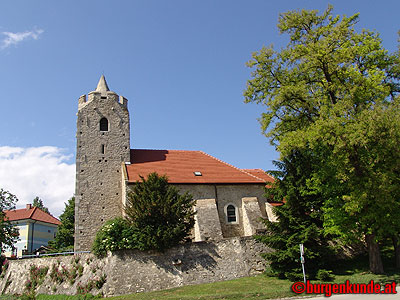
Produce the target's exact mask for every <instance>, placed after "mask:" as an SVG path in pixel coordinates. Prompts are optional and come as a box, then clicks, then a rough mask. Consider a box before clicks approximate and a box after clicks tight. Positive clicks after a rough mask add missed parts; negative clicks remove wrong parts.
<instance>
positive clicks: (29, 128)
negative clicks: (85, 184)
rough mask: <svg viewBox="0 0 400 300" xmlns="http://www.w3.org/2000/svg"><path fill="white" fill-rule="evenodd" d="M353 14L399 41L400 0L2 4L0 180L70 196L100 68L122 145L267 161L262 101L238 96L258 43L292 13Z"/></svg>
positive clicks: (245, 162) (54, 201)
mask: <svg viewBox="0 0 400 300" xmlns="http://www.w3.org/2000/svg"><path fill="white" fill-rule="evenodd" d="M328 3H331V4H333V5H334V13H335V14H346V15H352V14H354V13H357V12H359V13H360V22H359V24H358V29H361V28H367V29H371V30H376V31H378V32H379V33H380V35H381V38H382V39H383V44H384V46H385V47H386V48H387V49H388V50H389V51H394V50H396V48H397V45H398V43H397V39H398V36H397V31H398V30H399V29H400V25H399V22H400V21H399V17H398V12H399V11H400V2H399V1H381V2H379V4H378V2H376V1H329V2H328V1H267V0H264V1H261V0H247V1H244V0H243V1H233V0H226V1H225V0H213V1H208V0H202V1H191V0H182V1H177V0H169V1H161V0H159V1H151V0H150V1H149V0H147V1H128V0H126V1H99V0H91V1H89V0H87V1H3V2H2V3H1V6H0V82H1V85H0V86H1V89H2V91H1V98H0V103H1V112H2V114H1V119H0V128H1V130H0V187H3V188H6V189H8V190H10V191H11V192H13V193H14V194H16V195H17V196H18V198H19V199H20V201H19V206H21V205H24V204H25V203H28V202H29V201H31V200H32V199H33V197H34V196H36V195H38V196H40V197H41V198H42V199H43V201H44V203H45V204H46V205H47V206H48V207H49V208H50V210H51V211H52V212H53V213H54V214H55V215H58V214H59V213H60V212H61V211H62V209H63V202H65V201H67V199H68V198H69V197H70V196H72V194H73V192H74V156H75V130H76V111H77V101H78V98H79V96H80V95H82V94H87V93H88V92H90V91H92V90H94V89H95V87H96V85H97V81H98V79H99V77H100V75H101V74H102V73H104V74H105V76H106V78H107V82H108V84H109V87H110V89H111V90H113V91H115V92H116V93H118V94H120V95H123V96H125V97H126V98H127V99H128V100H129V111H130V116H131V148H146V149H186V150H203V151H205V152H207V153H209V154H211V155H213V156H215V157H217V158H219V159H221V160H224V161H226V162H228V163H231V164H233V165H235V166H237V167H239V168H262V169H264V170H269V169H272V168H273V165H272V160H276V159H278V154H277V153H276V152H275V151H274V148H273V147H272V146H270V145H269V141H268V140H267V139H266V138H265V137H264V136H263V135H262V134H261V131H260V125H259V124H258V122H257V118H258V117H259V116H260V114H261V113H262V111H263V107H261V106H258V105H255V104H244V103H243V95H242V94H243V90H244V89H245V86H246V80H247V79H249V78H250V72H251V70H250V69H248V68H247V67H246V66H245V62H246V61H248V60H249V59H250V57H251V53H252V52H254V51H257V50H259V49H260V48H261V47H262V46H263V45H270V44H274V46H275V47H277V48H280V47H282V46H284V45H285V43H286V41H287V37H286V36H280V35H279V33H278V30H277V27H276V24H277V20H278V16H279V13H283V12H285V11H288V10H293V9H302V8H305V9H318V10H320V11H323V10H325V9H326V7H327V5H328Z"/></svg>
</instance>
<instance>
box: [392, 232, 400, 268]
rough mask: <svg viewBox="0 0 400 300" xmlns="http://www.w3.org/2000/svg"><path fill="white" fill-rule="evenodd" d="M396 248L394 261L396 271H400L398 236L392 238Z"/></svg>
mask: <svg viewBox="0 0 400 300" xmlns="http://www.w3.org/2000/svg"><path fill="white" fill-rule="evenodd" d="M392 241H393V247H394V260H395V265H396V269H400V240H399V238H398V237H397V236H393V237H392Z"/></svg>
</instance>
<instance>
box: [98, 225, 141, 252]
mask: <svg viewBox="0 0 400 300" xmlns="http://www.w3.org/2000/svg"><path fill="white" fill-rule="evenodd" d="M136 235H137V232H136V230H135V229H134V228H133V227H132V226H131V225H130V224H129V223H128V221H127V220H126V219H124V218H121V217H118V218H115V219H112V220H109V221H107V222H106V223H105V224H104V225H103V226H102V227H101V228H100V230H99V231H98V232H97V234H96V237H95V239H94V243H93V247H92V250H93V253H94V254H95V255H97V256H104V255H106V254H107V251H116V250H122V249H135V244H136V243H135V238H136Z"/></svg>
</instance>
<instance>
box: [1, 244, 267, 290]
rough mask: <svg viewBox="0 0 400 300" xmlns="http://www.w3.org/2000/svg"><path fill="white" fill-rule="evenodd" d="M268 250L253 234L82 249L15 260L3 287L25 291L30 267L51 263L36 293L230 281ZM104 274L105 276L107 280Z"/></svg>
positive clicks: (255, 266)
mask: <svg viewBox="0 0 400 300" xmlns="http://www.w3.org/2000/svg"><path fill="white" fill-rule="evenodd" d="M268 251H269V250H268V249H267V248H266V247H265V246H264V245H263V244H260V243H257V242H256V241H255V240H254V239H253V238H252V237H238V238H229V239H223V240H221V241H217V242H198V243H187V244H184V245H181V246H178V247H175V248H172V249H170V250H168V251H166V252H164V253H156V252H140V251H136V250H129V251H118V252H116V253H113V254H110V255H108V256H107V257H105V258H101V259H99V258H96V257H95V256H94V255H93V254H80V255H75V256H59V257H42V258H32V259H24V260H14V261H10V264H9V267H8V269H7V271H6V272H5V273H3V274H2V275H1V276H2V279H1V282H0V291H2V293H3V294H23V293H24V292H26V291H27V290H26V282H27V281H28V279H29V276H30V275H29V269H30V268H31V266H35V267H39V268H40V267H48V268H49V270H48V272H47V274H46V276H45V277H44V279H43V282H42V283H41V284H40V285H39V286H38V287H37V288H36V293H38V294H68V295H73V294H76V293H78V291H79V290H80V291H82V290H84V289H85V288H86V289H88V287H89V288H90V289H91V291H90V292H91V293H92V294H103V295H104V296H115V295H123V294H130V293H136V292H144V291H154V290H161V289H167V288H173V287H179V286H184V285H190V284H200V283H208V282H214V281H223V280H230V279H235V278H238V277H244V276H251V275H256V274H259V273H262V272H263V271H264V269H265V267H264V260H263V259H262V258H261V256H260V254H261V253H264V252H268ZM51 273H52V274H53V276H50V274H51ZM56 273H57V274H58V276H61V277H62V276H64V277H62V278H63V280H62V282H60V280H59V281H58V282H57V281H56V280H55V279H54V278H55V274H56ZM60 274H61V275H60ZM63 274H64V275H63ZM74 276H75V277H74ZM51 277H53V279H52V278H51ZM61 277H60V278H61ZM73 277H74V278H73ZM101 278H105V279H106V280H105V283H104V284H101Z"/></svg>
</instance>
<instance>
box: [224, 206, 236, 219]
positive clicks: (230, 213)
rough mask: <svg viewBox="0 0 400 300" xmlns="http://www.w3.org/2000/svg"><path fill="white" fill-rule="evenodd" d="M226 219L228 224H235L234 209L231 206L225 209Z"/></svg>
mask: <svg viewBox="0 0 400 300" xmlns="http://www.w3.org/2000/svg"><path fill="white" fill-rule="evenodd" d="M226 217H227V220H228V223H236V208H235V206H233V205H232V204H229V205H228V206H227V207H226Z"/></svg>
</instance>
